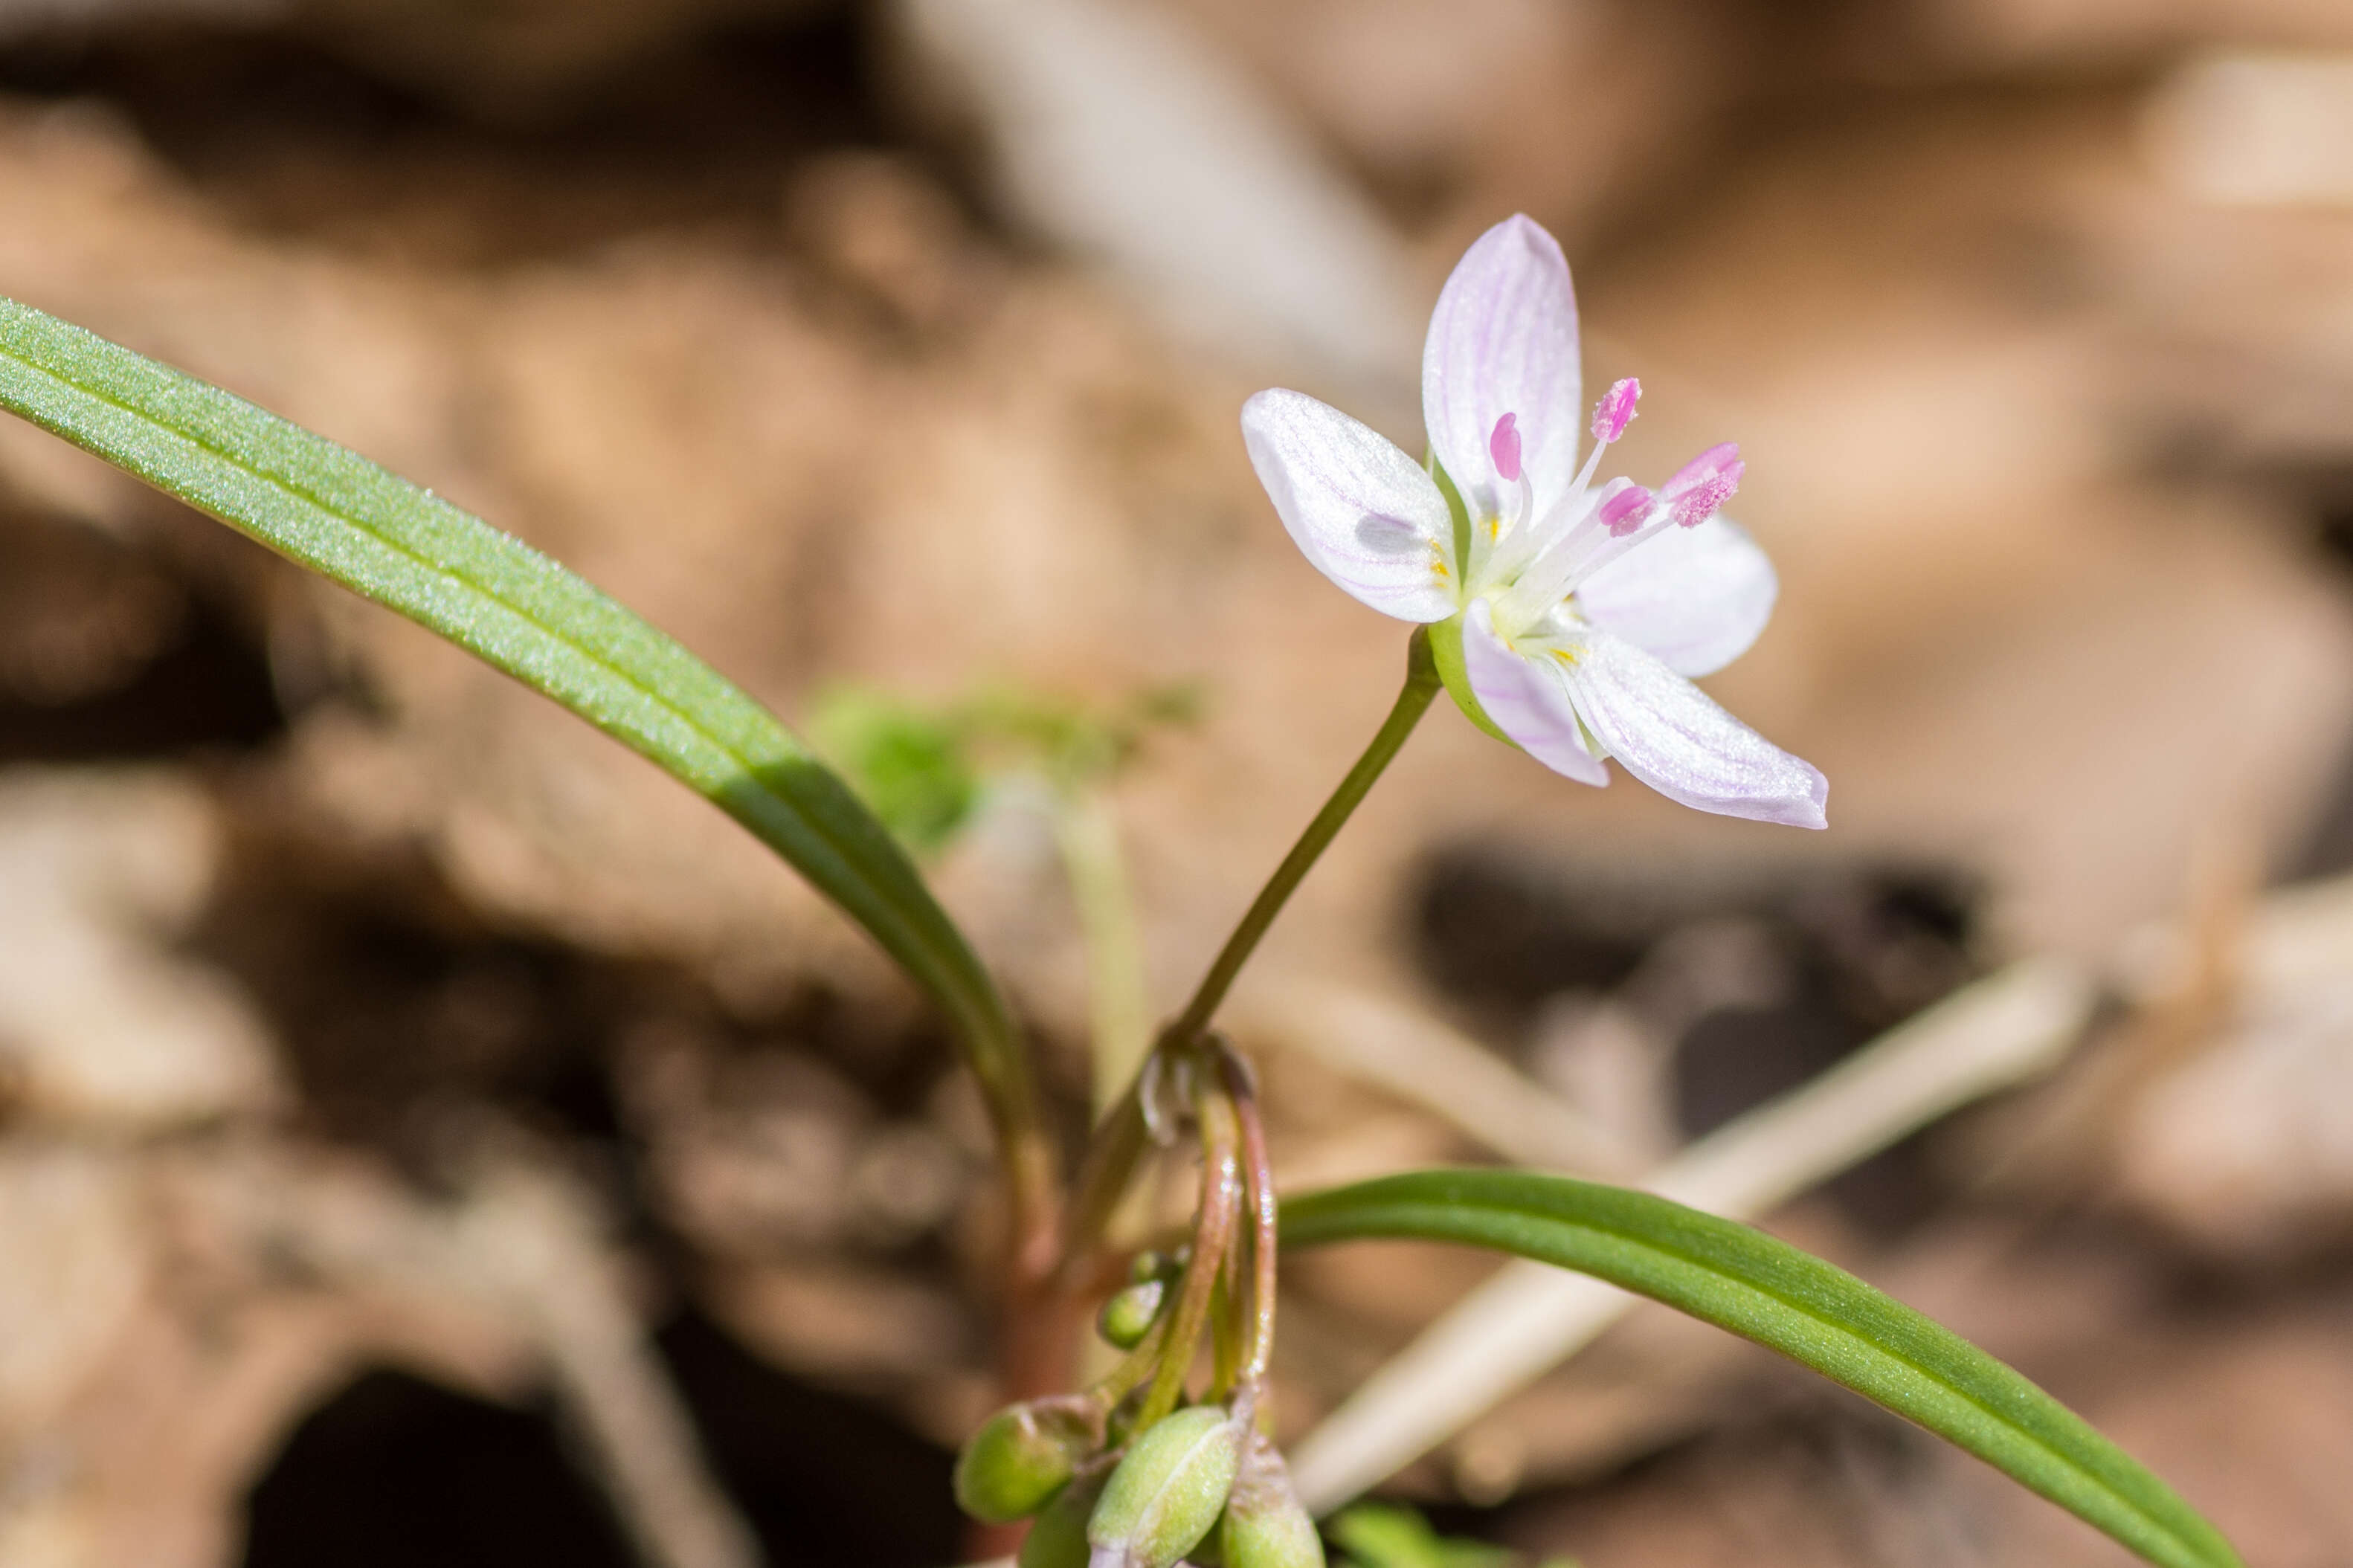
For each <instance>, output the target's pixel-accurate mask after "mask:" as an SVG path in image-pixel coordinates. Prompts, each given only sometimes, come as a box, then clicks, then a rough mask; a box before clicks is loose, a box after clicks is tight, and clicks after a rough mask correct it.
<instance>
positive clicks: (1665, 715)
mask: <svg viewBox="0 0 2353 1568" xmlns="http://www.w3.org/2000/svg"><path fill="white" fill-rule="evenodd" d="M1467 640H1468V639H1466V644H1467ZM1569 651H1570V652H1571V654H1572V655H1573V658H1572V659H1571V660H1570V662H1568V663H1567V665H1566V666H1564V676H1565V679H1566V683H1567V687H1568V694H1569V699H1570V700H1571V701H1573V702H1575V703H1576V704H1577V715H1578V717H1580V718H1582V719H1583V720H1584V721H1585V723H1586V727H1587V728H1588V729H1589V730H1591V731H1593V738H1594V739H1595V740H1597V741H1599V742H1601V744H1602V746H1603V747H1604V748H1605V749H1606V750H1607V751H1608V752H1609V754H1610V755H1611V756H1613V757H1615V758H1617V759H1618V761H1619V763H1620V764H1622V765H1623V766H1624V768H1625V769H1626V771H1627V772H1628V773H1632V774H1633V775H1634V776H1635V777H1636V778H1638V779H1641V781H1642V782H1643V783H1644V784H1649V785H1650V786H1651V788H1652V789H1654V790H1657V791H1658V792H1659V793H1660V794H1661V795H1665V796H1667V797H1668V798H1669V799H1670V800H1679V801H1681V802H1683V804H1684V805H1688V806H1693V807H1695V808H1697V809H1698V810H1701V811H1714V812H1720V813H1722V814H1724V815H1725V816H1746V817H1750V818H1753V819H1755V820H1756V821H1758V822H1779V823H1786V824H1788V826H1792V827H1823V826H1828V821H1827V819H1826V818H1825V816H1823V809H1822V808H1823V805H1824V803H1825V802H1826V801H1827V800H1828V798H1829V795H1830V785H1829V784H1827V783H1826V782H1825V781H1824V780H1823V778H1822V775H1821V773H1820V770H1818V769H1816V768H1815V767H1814V766H1812V764H1810V763H1804V762H1800V761H1799V759H1797V758H1796V757H1793V756H1791V755H1790V754H1789V753H1788V752H1785V751H1782V750H1781V749H1780V748H1779V747H1778V746H1776V745H1774V744H1773V743H1772V742H1770V741H1767V740H1766V739H1765V737H1764V736H1762V735H1759V734H1758V733H1757V731H1754V730H1752V729H1750V728H1749V727H1748V726H1747V725H1746V724H1743V723H1742V722H1741V721H1739V720H1737V719H1735V718H1734V717H1733V716H1732V715H1731V714H1729V713H1726V712H1725V710H1723V709H1721V708H1719V707H1717V706H1716V705H1715V702H1714V701H1713V700H1711V699H1710V698H1709V697H1708V696H1707V694H1706V693H1705V692H1703V691H1702V690H1700V689H1699V688H1698V687H1696V686H1694V685H1693V684H1692V683H1691V682H1690V681H1688V680H1685V679H1683V677H1682V676H1680V675H1677V674H1676V673H1675V672H1674V671H1673V670H1672V669H1670V668H1667V667H1666V666H1665V665H1664V664H1662V663H1661V662H1660V661H1659V660H1657V659H1655V658H1651V656H1650V655H1649V654H1647V653H1644V652H1643V651H1642V650H1641V648H1638V647H1635V646H1634V645H1633V644H1632V643H1630V642H1625V641H1622V640H1620V638H1618V637H1612V636H1610V635H1609V633H1607V632H1603V631H1599V630H1595V631H1591V632H1588V633H1587V634H1586V635H1585V636H1584V637H1580V638H1578V639H1577V641H1576V642H1575V644H1574V645H1573V646H1572V647H1570V649H1569Z"/></svg>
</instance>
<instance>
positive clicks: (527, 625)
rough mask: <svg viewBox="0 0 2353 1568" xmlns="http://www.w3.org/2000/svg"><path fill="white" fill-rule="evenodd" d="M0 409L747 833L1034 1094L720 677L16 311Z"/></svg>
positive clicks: (317, 459)
mask: <svg viewBox="0 0 2353 1568" xmlns="http://www.w3.org/2000/svg"><path fill="white" fill-rule="evenodd" d="M0 408H5V409H6V410H7V411H9V412H10V413H13V414H16V415H19V416H23V417H24V418H26V419H28V420H30V421H32V422H33V423H34V424H36V425H38V426H41V427H42V428H44V429H46V430H49V431H52V432H54V433H56V434H57V435H58V436H62V437H65V438H66V439H67V440H69V441H70V442H72V443H73V444H74V445H75V446H77V447H81V448H83V449H84V450H86V451H89V452H92V453H95V454H96V455H97V456H99V457H100V458H105V459H106V460H107V461H108V462H110V463H112V464H114V465H115V466H116V467H117V468H123V469H126V470H128V471H129V472H131V473H132V474H135V475H137V476H138V477H139V478H141V479H144V480H146V481H147V482H148V483H149V484H152V485H153V486H155V487H156V488H157V489H162V490H165V491H167V492H169V493H170V494H172V495H174V496H176V497H178V498H179V499H180V500H184V501H185V502H187V503H188V504H189V505H190V506H193V507H195V508H197V509H198V510H202V511H206V512H208V513H210V514H211V515H212V516H214V517H216V518H218V519H219V520H220V521H223V522H226V523H227V524H228V525H229V526H230V527H232V528H235V529H237V531H239V532H242V533H245V534H248V535H250V536H251V537H252V538H254V539H257V540H259V541H260V542H262V543H263V544H266V545H268V546H269V548H270V549H272V550H275V551H277V552H279V553H280V554H281V555H284V556H286V557H288V558H289V559H290V560H293V561H296V562H298V563H301V564H302V565H304V566H307V567H309V568H311V570H312V571H314V572H318V573H320V574H322V575H324V576H327V577H331V578H332V579H334V580H335V581H336V582H338V583H340V584H343V586H345V587H347V588H350V589H351V590H353V592H354V593H357V594H360V595H364V596H365V597H367V598H370V599H373V600H375V602H376V603H377V604H380V605H385V606H387V607H389V608H391V609H394V610H396V611H398V612H399V613H400V614H402V615H404V616H407V617H408V618H409V619H411V620H413V621H416V622H417V623H418V624H419V625H421V626H427V627H429V628H430V629H432V630H433V631H435V632H438V633H439V634H440V635H441V636H442V637H447V638H448V639H449V640H450V641H451V642H454V643H456V644H457V645H458V646H459V647H463V648H465V649H467V650H468V651H469V652H471V653H473V654H475V655H476V656H478V657H479V658H482V659H483V660H485V661H487V662H488V663H490V664H491V665H494V666H496V667H497V668H500V669H502V670H504V671H505V672H506V673H507V674H509V675H512V676H513V677H514V678H515V679H517V680H520V681H522V683H523V684H524V685H526V686H529V687H531V688H532V689H534V690H536V691H541V692H544V693H545V694H546V695H547V696H549V697H552V698H554V700H556V701H558V702H560V703H562V704H564V706H565V707H566V708H569V709H571V710H573V711H574V712H575V713H577V714H579V715H580V716H581V717H582V718H584V719H586V720H587V721H589V722H590V723H591V724H594V725H596V727H597V728H598V729H600V730H602V731H605V732H606V733H607V734H608V735H610V736H612V737H613V738H614V739H616V740H617V741H619V742H622V743H623V744H624V745H627V746H628V747H629V748H630V749H631V750H633V751H636V752H639V753H640V754H642V755H643V756H645V757H647V758H649V759H650V760H651V761H653V762H654V763H657V764H659V766H660V767H662V768H664V769H665V770H667V771H668V772H669V773H671V774H673V775H675V776H676V777H677V778H679V779H680V780H681V781H682V782H683V783H685V784H687V785H689V786H690V787H691V788H692V789H694V790H696V791H697V792H699V793H700V794H702V795H703V796H705V797H706V798H708V799H709V800H711V801H712V803H714V804H715V805H718V806H719V807H720V809H721V810H723V811H724V812H726V813H727V814H728V815H729V816H733V817H734V818H735V820H736V821H738V822H740V823H742V824H743V825H744V826H745V827H747V828H749V829H750V830H751V831H752V832H753V833H754V835H756V836H757V837H759V838H760V839H761V840H762V841H763V842H764V843H765V844H767V845H768V846H769V847H771V848H773V849H774V850H776V853H777V854H779V855H781V856H783V857H784V858H785V859H786V860H787V861H789V862H790V863H791V864H792V865H793V866H794V867H795V868H797V869H798V870H799V871H800V873H801V874H802V875H803V876H805V877H807V879H809V880H810V881H811V882H813V883H815V884H816V885H817V887H818V889H820V890H821V891H822V892H824V893H825V894H826V895H827V896H828V898H830V899H832V900H834V902H836V903H837V904H839V906H840V907H841V908H842V909H843V910H845V911H846V912H847V913H848V914H849V917H850V918H851V919H852V920H855V921H857V922H858V923H859V924H860V925H861V926H863V927H865V928H866V930H867V931H869V932H871V934H872V935H873V937H874V940H875V941H876V942H880V943H881V945H882V947H883V949H884V950H885V951H887V952H889V953H890V954H891V955H892V957H893V958H895V959H896V960H898V962H899V963H901V964H902V965H903V966H904V967H905V969H906V971H907V973H909V974H910V975H912V976H913V978H914V980H915V981H916V983H917V984H920V985H922V986H923V988H924V989H925V990H926V991H928V992H930V993H931V994H932V995H933V997H934V998H935V999H936V1000H937V1001H938V1003H939V1005H941V1006H942V1007H943V1008H944V1010H945V1011H946V1013H947V1014H948V1016H949V1018H950V1020H951V1021H952V1022H953V1024H954V1025H955V1027H956V1029H957V1031H958V1033H959V1034H960V1035H961V1036H962V1037H964V1039H965V1042H966V1044H967V1046H968V1047H969V1050H970V1053H971V1057H972V1060H973V1066H974V1067H975V1068H976V1071H977V1072H978V1073H979V1075H980V1077H981V1079H982V1082H983V1085H984V1087H985V1088H986V1089H987V1091H988V1096H989V1100H990V1101H991V1104H992V1106H993V1107H994V1108H995V1109H996V1110H997V1113H998V1116H999V1119H1000V1121H1004V1120H1006V1119H1007V1118H1008V1115H1009V1116H1011V1117H1012V1118H1014V1119H1016V1120H1022V1119H1028V1120H1030V1121H1034V1118H1029V1117H1028V1111H1027V1106H1028V1102H1029V1079H1028V1073H1027V1068H1026V1063H1025V1061H1024V1059H1023V1058H1022V1056H1021V1055H1020V1052H1019V1049H1018V1045H1017V1042H1016V1038H1015V1035H1014V1031H1013V1026H1012V1024H1011V1020H1010V1018H1009V1016H1008V1014H1007V1012H1006V1009H1005V1005H1004V1003H1003V1001H1002V1000H1001V999H1000V997H999V996H998V994H997V988H996V986H995V985H994V984H992V983H991V982H990V980H989V977H988V974H987V972H986V971H985V970H984V969H983V968H982V967H981V965H980V963H979V961H978V960H977V959H976V957H975V956H974V955H973V952H972V950H971V948H970V947H969V946H968V945H967V944H966V943H965V940H964V937H963V934H962V933H961V932H960V931H957V930H956V928H955V923H954V922H953V921H950V920H949V919H948V916H947V914H946V912H945V911H944V910H942V909H941V908H940V907H939V905H938V903H937V902H936V901H934V899H933V898H932V896H931V893H930V892H929V890H928V889H925V888H924V886H923V879H922V878H921V876H920V875H918V874H917V872H916V870H915V868H914V867H913V864H911V863H910V862H909V860H908V859H907V857H906V856H905V854H904V853H903V852H902V851H901V849H900V848H899V847H898V846H897V844H895V843H894V842H893V841H892V837H891V835H890V834H889V833H888V832H887V831H885V830H884V829H883V827H882V826H881V824H880V823H878V822H876V821H875V819H874V817H873V816H872V814H871V813H870V812H869V811H868V810H867V809H866V808H865V807H864V806H863V805H860V803H859V801H858V799H857V797H856V796H855V795H852V794H851V793H850V792H849V789H848V788H846V787H845V786H844V785H843V784H842V783H841V781H840V780H839V778H837V777H836V776H835V775H834V774H833V773H831V772H830V771H828V769H827V768H826V767H825V766H824V764H822V763H819V762H818V760H817V759H816V758H815V757H814V756H812V755H811V754H810V753H809V752H808V751H807V749H806V748H805V747H803V746H802V744H801V743H800V742H799V741H798V740H797V739H796V738H795V737H794V736H793V734H792V733H791V731H787V730H786V728H785V727H784V726H783V725H782V724H781V723H779V722H778V721H776V718H775V717H774V716H773V715H772V714H770V713H769V712H768V711H767V710H765V709H764V708H762V707H761V706H760V705H759V704H758V703H757V702H754V700H752V699H751V698H750V697H749V696H747V695H745V694H744V691H742V690H741V689H738V688H737V687H735V686H734V685H733V684H732V683H731V682H729V681H728V680H727V679H724V678H723V677H722V676H721V675H720V674H719V673H718V672H717V671H716V670H714V669H712V668H711V667H710V666H709V665H707V664H704V663H703V662H702V660H701V659H699V658H695V657H694V655H692V654H691V653H689V652H688V651H687V650H686V649H685V648H684V647H681V646H680V645H679V644H678V643H676V642H674V641H673V640H671V639H670V637H666V636H664V635H663V634H662V633H660V632H659V631H656V630H655V629H654V628H653V627H652V626H649V625H647V624H646V623H645V622H644V621H643V620H641V619H639V618H638V616H635V615H632V614H631V613H630V612H629V611H628V610H627V609H624V608H623V607H622V606H621V605H618V604H617V603H615V602H614V601H613V600H611V599H609V598H607V597H606V596H605V595H603V594H601V593H599V592H598V591H597V590H596V589H595V588H593V587H591V586H590V585H589V584H587V583H586V582H584V581H583V580H582V579H581V578H579V577H578V576H575V574H572V573H570V572H568V571H566V570H565V569H564V568H563V567H562V566H559V565H557V564H556V563H554V562H553V561H551V560H549V559H548V558H547V557H546V556H544V555H542V554H540V553H539V552H537V551H535V550H533V549H532V548H531V547H530V546H528V545H526V544H524V543H522V542H521V541H520V540H517V539H515V538H513V537H512V536H511V535H509V534H506V533H502V532H501V531H498V530H497V529H494V528H492V527H491V526H490V525H489V524H487V523H485V522H483V521H480V519H479V518H476V517H473V516H471V515H470V514H469V513H467V512H464V511H461V510H459V509H458V508H456V507H454V506H451V505H450V504H449V503H448V502H447V501H445V500H439V499H438V498H437V497H436V496H434V495H433V494H431V493H430V492H429V491H427V490H423V489H418V488H417V486H415V485H412V484H410V483H408V482H407V481H406V479H400V478H398V477H397V476H396V475H394V474H392V473H389V472H387V471H386V470H385V469H384V468H378V467H377V466H376V465H375V464H374V463H372V462H369V461H368V460H367V459H366V458H363V457H361V456H359V455H358V454H357V453H355V452H353V451H351V450H349V449H347V448H345V447H339V446H337V445H336V444H335V443H333V442H332V441H329V440H327V439H325V438H324V437H320V436H315V435H313V434H311V432H310V431H308V430H305V429H303V428H301V426H297V425H293V424H290V423H289V422H288V421H286V420H284V419H280V417H278V416H276V415H274V414H270V413H268V412H267V411H265V410H263V409H260V408H257V407H255V406H254V405H252V404H250V403H248V402H246V401H244V400H243V399H242V398H238V397H235V396H232V395H230V394H228V393H227V392H224V391H222V390H220V389H219V388H218V387H216V386H211V385H208V384H206V383H204V382H200V381H197V380H195V379H194V378H193V377H190V376H187V375H185V374H182V373H180V372H178V371H176V370H174V369H172V368H170V367H169V366H167V365H164V364H159V363H156V362H155V361H153V360H150V359H147V358H144V357H143V356H142V355H140V354H136V353H132V352H131V351H130V350H129V349H126V348H123V347H121V345H119V344H116V343H111V342H108V341H106V340H105V339H104V338H100V337H98V336H96V335H94V334H92V333H90V332H87V331H83V330H82V329H80V328H79V327H75V326H71V325H69V324H68V323H67V322H64V321H58V319H57V318H55V317H53V316H47V315H44V314H43V313H42V312H40V311H38V310H33V309H31V308H30V307H28V306H26V305H21V304H18V303H16V302H15V301H14V300H0Z"/></svg>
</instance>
